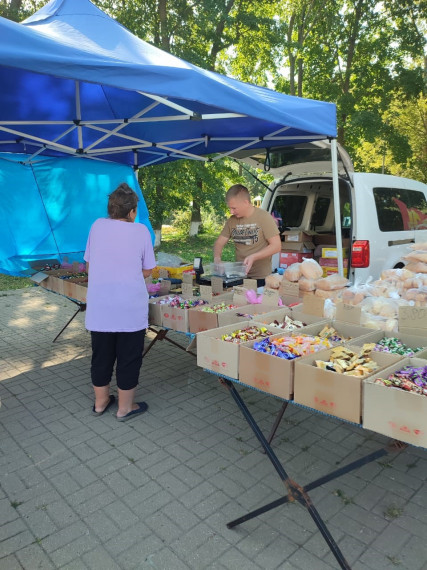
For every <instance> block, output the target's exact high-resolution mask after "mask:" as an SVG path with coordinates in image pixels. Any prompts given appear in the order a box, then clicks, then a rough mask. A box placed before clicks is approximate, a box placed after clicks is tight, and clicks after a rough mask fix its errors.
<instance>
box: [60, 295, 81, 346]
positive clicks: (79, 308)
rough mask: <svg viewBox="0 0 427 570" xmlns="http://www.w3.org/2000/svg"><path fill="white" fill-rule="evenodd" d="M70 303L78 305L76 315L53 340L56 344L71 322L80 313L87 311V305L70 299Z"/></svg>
mask: <svg viewBox="0 0 427 570" xmlns="http://www.w3.org/2000/svg"><path fill="white" fill-rule="evenodd" d="M70 301H71V302H72V303H74V304H75V305H77V306H78V309H77V311H76V312H75V313H74V315H73V316H72V317H71V319H70V320H69V321H68V322H67V324H66V325H65V326H64V327H62V329H61V330H60V331H59V333H58V334H57V335H56V337H55V338H54V339H53V341H52V342H55V341H56V339H57V338H59V337H60V336H61V334H62V333H63V332H64V331H65V329H66V328H67V327H68V325H69V324H70V323H71V321H73V320H74V319H75V318H76V317H77V315H78V314H79V313H84V312H85V311H86V304H85V303H77V302H76V301H73V300H72V299H70Z"/></svg>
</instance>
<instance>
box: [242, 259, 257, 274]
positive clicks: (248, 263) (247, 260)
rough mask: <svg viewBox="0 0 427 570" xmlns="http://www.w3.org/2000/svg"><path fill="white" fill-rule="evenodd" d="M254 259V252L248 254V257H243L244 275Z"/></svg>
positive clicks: (250, 267)
mask: <svg viewBox="0 0 427 570" xmlns="http://www.w3.org/2000/svg"><path fill="white" fill-rule="evenodd" d="M254 261H256V257H255V254H252V255H248V257H245V259H244V260H243V263H244V264H245V268H246V275H247V274H248V273H249V271H250V270H251V269H252V265H253V264H254Z"/></svg>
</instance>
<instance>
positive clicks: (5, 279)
mask: <svg viewBox="0 0 427 570" xmlns="http://www.w3.org/2000/svg"><path fill="white" fill-rule="evenodd" d="M33 285H34V283H33V282H32V281H31V280H30V279H28V278H27V277H12V276H11V275H4V274H3V273H0V291H10V290H11V289H25V288H26V287H32V286H33Z"/></svg>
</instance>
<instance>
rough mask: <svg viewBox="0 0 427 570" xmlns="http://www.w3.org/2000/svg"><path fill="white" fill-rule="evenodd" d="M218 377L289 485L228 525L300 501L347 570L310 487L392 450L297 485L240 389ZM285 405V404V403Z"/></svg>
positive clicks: (314, 486)
mask: <svg viewBox="0 0 427 570" xmlns="http://www.w3.org/2000/svg"><path fill="white" fill-rule="evenodd" d="M219 381H220V382H221V384H222V385H224V386H225V387H226V388H227V389H228V391H229V392H230V394H231V396H232V397H233V399H234V401H235V402H236V404H237V406H238V407H239V409H240V411H241V412H242V414H243V416H244V418H245V419H246V421H247V422H248V424H249V426H250V428H251V429H252V431H253V432H254V434H255V436H256V437H257V438H258V440H259V442H260V443H261V445H262V447H263V448H264V450H265V453H266V454H267V456H268V458H269V459H270V461H271V463H272V464H273V467H274V468H275V470H276V471H277V473H278V475H279V477H280V478H281V480H282V482H283V484H284V486H285V488H286V491H287V493H286V495H285V496H284V497H280V498H279V499H276V500H275V501H272V502H271V503H269V504H267V505H264V506H263V507H260V508H258V509H256V510H254V511H252V512H250V513H248V514H246V515H244V516H242V517H240V518H238V519H235V520H233V521H231V522H229V523H228V524H227V528H233V527H235V526H237V525H239V524H241V523H242V522H245V521H247V520H250V519H252V518H254V517H256V516H258V515H261V514H263V513H265V512H268V511H270V510H271V509H274V508H276V507H278V506H280V505H283V504H285V503H288V502H294V501H298V502H299V503H300V504H301V505H302V506H303V507H305V508H306V509H307V511H308V512H309V514H310V516H311V518H312V519H313V521H314V523H315V524H316V526H317V528H318V529H319V531H320V533H321V534H322V536H323V538H324V539H325V541H326V543H327V544H328V546H329V548H330V550H331V552H332V554H333V555H334V556H335V559H336V560H337V562H338V564H339V565H340V568H343V569H344V570H351V568H350V565H349V564H348V562H347V560H346V559H345V557H344V555H343V554H342V552H341V550H340V549H339V547H338V545H337V544H336V542H335V540H334V539H333V537H332V535H331V533H330V532H329V530H328V527H327V526H326V524H325V522H324V521H323V519H322V517H321V516H320V514H319V513H318V511H317V509H316V508H315V506H314V505H313V503H312V501H311V499H310V497H309V495H308V491H310V490H312V489H315V488H316V487H319V486H320V485H323V484H324V483H327V482H328V481H331V480H332V479H335V478H336V477H340V476H341V475H343V474H345V473H348V472H349V471H352V470H353V469H356V468H357V467H360V466H361V465H365V464H366V463H369V462H371V461H375V460H376V459H378V458H379V457H382V456H383V455H386V454H387V453H388V451H389V450H387V449H379V450H378V451H375V452H373V453H370V454H369V455H367V456H366V457H363V458H361V459H358V460H357V461H354V462H352V463H350V464H349V465H347V466H345V467H342V468H340V469H337V470H335V471H333V472H332V473H329V474H328V475H325V476H323V477H320V478H319V479H316V480H315V481H313V482H312V483H310V484H308V485H306V486H305V487H301V486H300V485H298V483H296V482H295V481H293V480H292V479H290V478H289V476H288V474H287V473H286V471H285V469H284V467H283V465H282V464H281V463H280V461H279V459H278V458H277V456H276V455H275V453H274V451H273V449H272V448H271V445H270V442H269V441H267V439H266V438H265V437H264V435H263V433H262V431H261V430H260V428H259V426H258V424H257V423H256V421H255V420H254V418H253V416H252V415H251V413H250V412H249V410H248V408H247V407H246V405H245V403H244V402H243V400H242V398H241V396H240V394H239V393H238V391H237V390H236V388H235V387H234V385H233V383H232V382H231V381H230V380H227V379H225V378H220V379H219ZM282 408H283V406H282ZM281 411H282V410H281ZM283 412H284V409H283V411H282V414H281V416H282V415H283ZM279 413H280V412H279ZM281 416H280V419H281ZM280 419H279V420H278V422H277V423H279V422H280ZM273 427H274V426H273ZM276 427H277V426H276Z"/></svg>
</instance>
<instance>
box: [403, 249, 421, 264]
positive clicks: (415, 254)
mask: <svg viewBox="0 0 427 570" xmlns="http://www.w3.org/2000/svg"><path fill="white" fill-rule="evenodd" d="M403 259H405V260H407V261H421V262H422V263H427V250H414V251H411V252H410V253H408V254H406V255H405V256H404V258H403Z"/></svg>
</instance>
